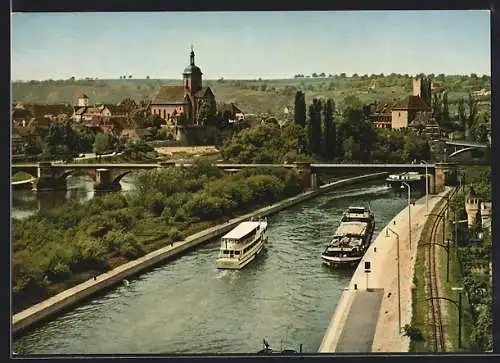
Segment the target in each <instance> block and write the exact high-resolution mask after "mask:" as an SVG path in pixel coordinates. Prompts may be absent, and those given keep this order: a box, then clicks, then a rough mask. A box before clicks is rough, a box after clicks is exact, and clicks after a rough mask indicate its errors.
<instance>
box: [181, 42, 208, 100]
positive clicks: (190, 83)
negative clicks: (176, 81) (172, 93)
mask: <svg viewBox="0 0 500 363" xmlns="http://www.w3.org/2000/svg"><path fill="white" fill-rule="evenodd" d="M202 74H203V73H202V72H201V69H200V68H199V67H198V66H196V65H195V63H194V50H193V46H191V53H190V55H189V65H188V66H187V67H186V68H185V69H184V72H183V73H182V82H183V85H184V92H185V93H190V94H194V93H196V92H197V91H198V90H200V89H201V87H202V83H201V75H202Z"/></svg>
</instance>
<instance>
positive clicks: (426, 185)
mask: <svg viewBox="0 0 500 363" xmlns="http://www.w3.org/2000/svg"><path fill="white" fill-rule="evenodd" d="M421 162H422V163H424V164H425V212H426V213H429V174H428V173H427V165H428V164H427V161H425V160H422V161H421Z"/></svg>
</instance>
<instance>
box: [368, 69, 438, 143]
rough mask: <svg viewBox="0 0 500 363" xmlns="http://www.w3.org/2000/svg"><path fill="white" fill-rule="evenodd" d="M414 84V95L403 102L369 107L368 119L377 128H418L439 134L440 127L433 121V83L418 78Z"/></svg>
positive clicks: (394, 100)
mask: <svg viewBox="0 0 500 363" xmlns="http://www.w3.org/2000/svg"><path fill="white" fill-rule="evenodd" d="M412 82H413V83H412V85H413V94H412V95H410V96H407V97H405V98H404V99H403V100H399V101H398V100H396V99H393V100H391V101H384V102H375V103H373V104H371V105H369V106H368V109H367V113H368V117H369V118H370V120H371V122H372V124H373V126H374V127H375V128H385V129H402V128H408V127H418V128H420V129H423V130H424V132H426V133H430V134H433V135H436V134H439V126H437V123H436V122H435V121H434V120H433V119H432V109H431V95H432V93H431V81H430V80H429V79H428V78H417V79H414V80H413V81H412ZM436 126H437V127H438V129H437V130H436Z"/></svg>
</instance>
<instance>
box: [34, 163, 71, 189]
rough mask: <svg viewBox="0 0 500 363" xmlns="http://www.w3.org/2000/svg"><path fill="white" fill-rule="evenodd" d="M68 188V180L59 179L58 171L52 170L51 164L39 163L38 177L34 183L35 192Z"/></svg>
mask: <svg viewBox="0 0 500 363" xmlns="http://www.w3.org/2000/svg"><path fill="white" fill-rule="evenodd" d="M66 188H67V185H66V179H60V178H58V177H57V175H56V170H54V169H53V168H52V163H51V162H45V161H44V162H39V163H38V175H37V179H36V181H35V182H34V183H33V190H36V191H44V190H65V189H66Z"/></svg>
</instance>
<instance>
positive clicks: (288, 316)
mask: <svg viewBox="0 0 500 363" xmlns="http://www.w3.org/2000/svg"><path fill="white" fill-rule="evenodd" d="M82 193H83V194H82V195H84V194H85V193H84V192H82ZM77 195H79V194H77ZM85 195H86V194H85ZM76 197H77V196H76ZM415 197H418V195H416V193H415ZM86 198H89V196H88V195H87V196H86ZM351 205H362V206H368V205H370V207H371V208H372V210H373V211H374V212H375V218H376V230H375V235H374V239H375V237H376V235H377V234H378V233H379V232H380V230H381V228H383V227H384V226H385V225H386V224H387V222H388V221H389V220H390V219H391V218H392V217H394V216H395V215H396V214H397V213H398V212H399V211H400V210H401V209H403V208H404V207H405V206H406V205H407V199H406V194H405V193H403V194H402V195H396V194H395V193H394V191H391V190H389V189H388V188H387V187H386V186H385V185H384V184H383V182H368V183H364V184H358V185H355V186H349V187H344V188H342V189H340V190H338V191H332V192H330V193H328V194H325V195H322V196H319V197H317V198H315V199H313V200H310V201H307V202H305V203H303V204H300V205H297V206H295V207H292V208H290V209H287V210H284V211H281V212H279V213H278V214H276V215H273V216H271V217H269V219H268V222H269V232H268V236H269V243H268V248H267V251H266V252H265V253H264V254H262V255H261V256H259V257H258V258H257V259H256V260H255V261H253V262H252V263H250V264H249V265H248V266H247V267H245V268H244V269H242V270H239V271H227V270H217V269H216V267H215V259H216V256H217V252H218V248H219V241H218V240H214V241H212V242H210V243H208V244H206V245H204V246H201V247H200V248H198V249H196V250H193V251H191V252H188V253H186V254H184V255H182V256H180V257H178V258H176V259H174V260H171V261H169V262H167V263H166V264H164V265H162V266H160V267H157V268H155V269H153V270H151V271H149V272H147V273H145V274H143V275H140V276H138V277H137V278H135V279H133V280H131V281H130V284H129V285H127V286H126V285H119V286H117V287H116V288H114V289H112V290H111V291H109V292H108V293H106V294H103V295H101V296H98V297H95V298H94V299H92V300H90V301H89V302H87V303H85V304H83V305H81V306H78V307H76V308H75V309H73V310H71V311H70V312H67V313H65V314H63V315H61V316H59V317H57V318H56V319H54V320H52V321H50V322H48V323H46V324H44V325H43V326H41V327H39V328H37V329H35V330H33V331H31V332H30V333H28V334H26V335H24V336H22V337H20V338H19V339H17V340H16V341H14V342H13V349H14V351H16V352H17V353H19V354H23V355H26V354H50V355H52V354H78V355H80V354H126V353H131V354H147V353H163V354H196V353H204V354H214V353H254V352H257V351H258V350H259V349H261V347H262V339H263V338H265V339H266V340H267V341H268V342H269V343H270V345H271V347H272V348H274V349H281V348H283V349H285V348H291V349H296V350H298V348H299V345H300V344H302V345H303V351H304V352H317V351H318V348H319V345H320V343H321V340H322V338H323V334H324V333H325V331H326V329H327V327H328V325H329V323H330V319H331V317H332V314H333V312H334V311H335V307H336V305H337V302H338V300H339V297H340V295H341V292H342V290H343V288H344V287H345V286H347V284H348V283H349V281H350V279H351V275H352V272H353V270H347V271H345V270H344V271H342V270H332V269H329V268H328V267H325V266H323V265H322V263H321V258H320V255H321V253H322V252H323V249H324V248H325V246H326V244H327V243H328V242H329V239H330V237H331V235H332V233H333V230H334V229H335V228H336V227H337V225H338V222H339V219H340V217H341V214H342V213H343V212H344V210H345V209H346V208H347V207H348V206H351Z"/></svg>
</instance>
